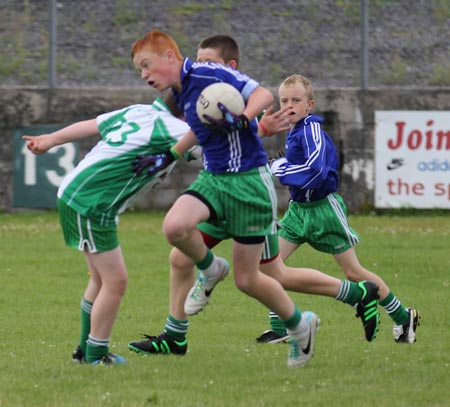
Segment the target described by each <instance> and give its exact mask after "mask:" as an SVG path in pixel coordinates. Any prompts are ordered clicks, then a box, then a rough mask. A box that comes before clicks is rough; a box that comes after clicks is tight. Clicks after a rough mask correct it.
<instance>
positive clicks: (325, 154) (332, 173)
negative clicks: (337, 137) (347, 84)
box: [273, 115, 339, 202]
mask: <svg viewBox="0 0 450 407" xmlns="http://www.w3.org/2000/svg"><path fill="white" fill-rule="evenodd" d="M321 123H323V119H322V118H321V117H319V116H314V115H309V116H307V117H305V118H304V119H302V120H300V121H299V122H298V123H297V124H296V125H295V127H294V128H293V129H292V130H291V131H290V132H289V134H288V136H287V138H286V145H285V149H286V159H284V160H277V161H278V163H277V165H276V166H274V167H273V174H274V175H275V176H276V177H277V178H278V179H279V181H280V183H281V184H282V185H287V186H289V191H290V193H291V199H292V200H293V201H296V202H309V201H317V200H318V199H321V198H323V197H325V196H327V195H328V194H329V193H331V192H336V191H337V187H338V181H339V179H338V165H339V160H338V154H337V151H336V148H335V146H334V144H333V141H332V140H331V138H330V136H329V135H328V134H326V133H325V132H324V131H323V130H322V126H321Z"/></svg>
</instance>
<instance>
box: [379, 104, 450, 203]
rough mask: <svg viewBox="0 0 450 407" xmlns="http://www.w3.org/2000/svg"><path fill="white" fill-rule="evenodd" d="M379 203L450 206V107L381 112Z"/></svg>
mask: <svg viewBox="0 0 450 407" xmlns="http://www.w3.org/2000/svg"><path fill="white" fill-rule="evenodd" d="M375 206H376V207H377V208H408V207H409V208H424V209H425V208H427V209H432V208H445V209H450V111H376V112H375Z"/></svg>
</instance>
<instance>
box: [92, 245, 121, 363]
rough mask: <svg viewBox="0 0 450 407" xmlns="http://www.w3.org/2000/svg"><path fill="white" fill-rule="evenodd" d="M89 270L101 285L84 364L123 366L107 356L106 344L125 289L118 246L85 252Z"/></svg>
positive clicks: (107, 344) (115, 359)
mask: <svg viewBox="0 0 450 407" xmlns="http://www.w3.org/2000/svg"><path fill="white" fill-rule="evenodd" d="M85 255H86V260H87V262H88V264H89V268H90V269H91V270H92V269H95V270H96V271H97V272H98V274H99V276H100V278H101V281H102V285H101V288H100V290H99V292H98V295H97V297H96V299H95V301H94V304H93V306H92V313H91V332H90V335H89V339H88V341H87V346H86V361H87V362H88V363H93V364H96V363H99V362H102V363H106V364H110V363H123V362H124V359H123V358H121V357H119V356H116V355H112V354H109V340H110V337H111V332H112V329H113V325H114V322H115V320H116V316H117V313H118V311H119V308H120V304H121V302H122V298H123V296H124V294H125V290H126V286H127V272H126V268H125V263H124V260H123V256H122V251H121V248H120V246H119V247H116V248H115V249H113V250H110V251H106V252H101V253H88V252H85Z"/></svg>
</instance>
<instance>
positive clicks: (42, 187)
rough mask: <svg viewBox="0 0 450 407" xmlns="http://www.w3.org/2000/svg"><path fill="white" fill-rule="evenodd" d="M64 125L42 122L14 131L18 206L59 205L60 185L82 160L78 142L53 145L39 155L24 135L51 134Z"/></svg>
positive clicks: (44, 206) (53, 206)
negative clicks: (79, 159) (43, 123)
mask: <svg viewBox="0 0 450 407" xmlns="http://www.w3.org/2000/svg"><path fill="white" fill-rule="evenodd" d="M61 127H62V126H57V125H38V126H31V127H21V128H17V129H15V130H14V135H13V152H14V160H13V177H14V184H13V194H14V196H13V206H14V208H56V194H57V191H58V187H59V186H60V185H61V182H62V180H63V179H64V177H65V176H66V175H67V174H68V173H69V172H70V171H71V170H72V169H74V168H75V166H76V164H77V162H78V148H77V145H76V144H75V143H67V144H63V145H61V146H56V147H53V148H52V149H50V150H49V151H47V152H46V153H45V154H41V155H35V154H33V153H32V152H31V151H29V150H28V148H27V144H26V142H25V140H22V136H23V135H28V136H38V135H41V134H48V133H52V132H54V131H56V130H58V129H60V128H61Z"/></svg>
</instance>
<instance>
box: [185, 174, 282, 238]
mask: <svg viewBox="0 0 450 407" xmlns="http://www.w3.org/2000/svg"><path fill="white" fill-rule="evenodd" d="M185 193H188V194H191V195H193V196H195V197H197V198H199V199H200V200H202V202H204V203H205V204H206V205H207V206H208V207H209V209H210V211H211V222H212V223H213V225H216V226H219V227H220V228H221V229H222V230H223V232H224V233H225V234H227V235H228V236H230V237H232V238H233V239H236V238H245V237H263V236H265V235H268V234H274V233H276V214H277V195H276V192H275V187H274V185H273V180H272V175H271V173H270V171H269V168H268V167H267V166H264V167H259V168H254V169H252V170H249V171H245V172H239V173H227V174H213V173H211V172H209V171H205V170H203V171H201V172H200V174H199V176H198V177H197V179H196V180H195V181H194V182H193V183H192V185H191V186H189V187H188V188H187V189H186V191H185Z"/></svg>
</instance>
